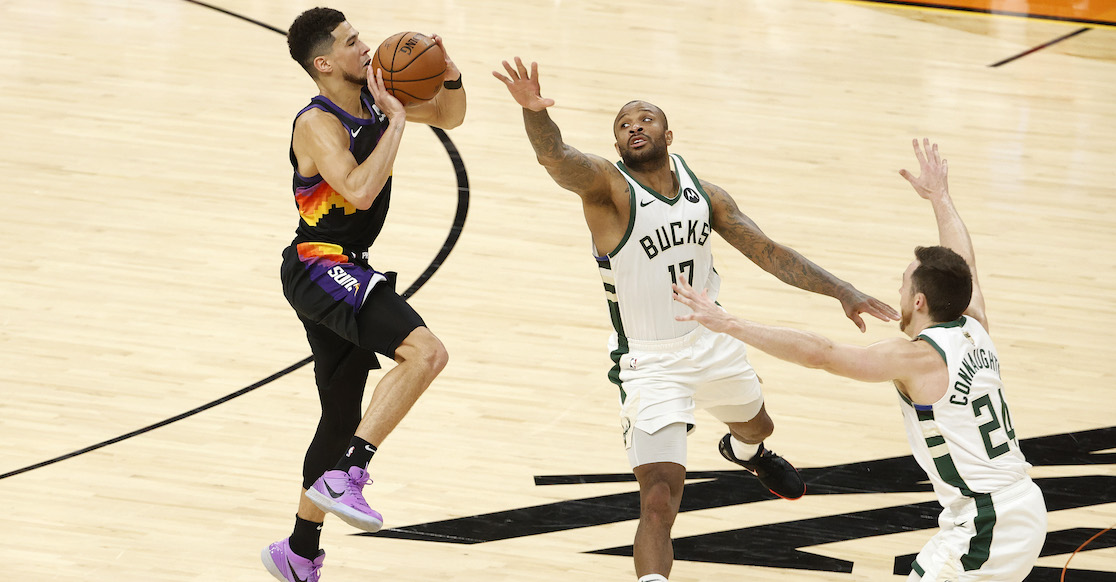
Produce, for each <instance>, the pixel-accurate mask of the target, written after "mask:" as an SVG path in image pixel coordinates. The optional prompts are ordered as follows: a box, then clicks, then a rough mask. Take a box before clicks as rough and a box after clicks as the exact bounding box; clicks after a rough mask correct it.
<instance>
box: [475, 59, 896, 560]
mask: <svg viewBox="0 0 1116 582" xmlns="http://www.w3.org/2000/svg"><path fill="white" fill-rule="evenodd" d="M504 69H505V71H506V73H507V75H504V74H501V73H499V72H493V75H495V76H496V78H497V79H500V80H501V81H503V82H504V83H505V84H506V85H507V88H508V90H509V91H510V92H511V94H512V96H513V97H514V98H515V100H516V101H517V102H518V103H519V104H520V105H521V106H522V107H523V120H524V123H525V125H526V129H527V135H528V137H529V138H530V140H531V145H532V146H533V147H534V150H535V153H536V155H537V156H538V161H539V163H540V164H542V165H543V166H544V167H545V168H546V170H547V171H548V172H549V173H550V176H551V177H552V178H553V179H554V181H555V182H557V183H558V185H559V186H562V187H563V188H566V189H567V190H571V191H573V192H575V193H576V194H578V195H579V196H580V197H581V201H582V207H583V208H584V212H585V221H586V223H587V224H588V226H589V231H590V233H591V235H592V242H593V250H594V255H595V256H596V259H597V265H598V267H599V268H600V271H601V277H602V279H603V282H604V288H605V295H606V297H607V299H608V305H609V311H610V313H611V317H612V324H613V328H614V329H615V333H614V334H613V335H612V338H611V342H610V344H611V345H610V351H611V356H612V361H613V364H614V365H613V367H612V370H611V371H610V372H609V379H610V380H611V381H612V382H613V383H615V384H616V385H617V386H618V387H619V388H620V402H621V421H620V422H621V428H622V429H623V439H624V445H625V447H626V448H627V451H628V460H629V462H630V464H631V466H632V469H633V472H634V473H635V476H636V479H637V480H638V481H639V491H640V519H639V527H638V529H637V530H636V536H635V544H634V548H635V549H634V554H635V569H636V575H637V576H638V577H639V579H640V581H641V582H652V581H659V582H664V581H665V580H666V578H667V576H669V575H670V569H671V565H672V562H673V560H674V553H673V548H672V544H671V539H670V530H671V526H672V525H673V523H674V519H675V516H676V515H677V513H678V508H679V504H680V503H681V501H682V488H683V484H684V482H685V476H686V466H685V465H686V434H687V432H688V430H689V429H690V428H692V427H693V426H694V424H695V422H696V421H695V419H694V409H695V408H704V409H706V410H708V411H709V412H710V413H711V414H712V415H713V416H714V417H715V418H717V419H718V420H720V421H722V422H724V423H725V424H726V425H727V426H728V434H726V435H725V436H724V437H723V438H722V439H721V442H720V451H721V454H722V455H723V456H724V457H725V458H726V459H728V460H729V461H732V462H734V463H737V464H739V465H741V466H743V467H745V468H746V469H748V470H749V471H751V472H752V473H754V474H755V475H756V476H757V477H758V478H759V480H760V482H761V483H762V484H763V485H764V486H765V487H767V488H768V489H769V490H770V491H771V492H772V493H774V494H776V495H778V496H780V497H784V498H787V499H797V498H799V497H801V496H802V495H803V493H804V492H805V485H804V484H803V482H802V479H801V477H799V475H798V472H797V471H796V470H795V469H794V467H793V466H791V465H790V463H788V462H787V461H785V460H784V459H782V458H781V457H779V455H776V454H775V453H773V452H771V451H770V450H768V449H766V448H765V447H764V446H763V441H764V439H765V438H767V437H768V436H769V435H770V434H771V432H772V430H773V429H774V424H773V423H772V421H771V418H770V417H769V416H768V414H767V411H766V410H765V409H764V406H763V394H762V392H761V391H760V382H759V378H758V377H757V376H756V372H755V370H753V369H752V367H751V365H750V364H749V363H748V359H747V355H746V353H745V351H744V347H743V344H741V343H740V342H736V341H733V340H732V339H731V338H729V337H727V336H724V335H722V334H715V333H710V332H709V331H708V330H706V329H705V328H703V327H701V326H700V325H698V324H697V323H695V322H692V321H677V320H676V319H675V316H676V315H680V314H682V313H688V312H689V310H687V309H685V308H684V307H682V306H680V305H679V304H677V303H676V302H675V301H674V300H673V293H672V290H671V285H672V283H674V282H677V281H686V282H688V283H690V284H693V283H694V281H697V284H698V285H701V286H702V287H705V288H709V289H711V293H713V294H714V296H715V295H716V290H717V288H718V286H719V282H720V279H719V277H718V275H717V272H716V271H715V270H714V269H713V258H712V254H711V253H710V247H711V241H710V236H711V235H712V233H713V232H714V231H715V232H717V233H718V234H720V235H721V236H722V237H723V238H724V239H725V240H727V241H728V242H729V243H730V244H732V245H733V246H734V247H736V248H737V249H739V250H740V252H742V253H743V254H744V255H746V256H747V257H748V258H750V259H751V260H752V261H754V262H755V263H756V264H757V265H759V266H760V267H761V268H763V269H764V270H766V271H768V272H769V273H771V274H773V275H775V276H776V277H778V278H779V279H781V280H782V281H784V282H786V283H788V284H791V285H794V286H796V287H800V288H802V289H806V290H808V291H813V292H815V293H821V294H824V295H830V296H832V297H835V298H837V299H838V300H840V302H841V305H842V307H843V308H844V311H845V314H846V315H847V316H848V317H849V318H850V319H852V320H853V321H854V322H855V323H856V324H857V326H858V327H860V328H861V330H863V329H864V322H863V321H862V320H861V318H860V315H859V314H860V313H869V314H871V315H874V316H876V317H878V318H880V319H882V320H884V321H889V320H893V319H897V318H898V313H896V312H895V310H893V309H891V308H890V307H888V306H887V305H884V304H883V303H881V302H879V301H877V300H875V299H873V298H871V297H868V296H867V295H864V294H863V293H861V292H859V291H857V290H856V289H855V288H853V287H852V286H851V285H849V284H848V283H846V282H844V281H842V280H840V279H838V278H836V277H834V276H833V275H831V274H830V273H828V272H827V271H825V270H824V269H822V268H820V267H818V266H817V265H815V264H813V263H811V262H810V261H808V260H806V259H805V258H804V257H802V255H800V254H798V253H797V252H795V251H794V250H792V249H790V248H787V247H785V246H783V245H780V244H778V243H776V242H774V241H772V240H771V239H770V238H768V237H767V236H766V235H765V234H764V233H763V232H762V231H761V230H760V229H759V227H757V226H756V225H755V223H753V222H752V221H751V220H750V219H749V218H748V217H747V216H745V215H744V214H743V213H742V212H740V209H739V208H738V207H737V206H736V203H735V202H734V201H733V199H732V197H730V196H729V195H728V193H726V192H725V191H724V190H722V189H721V188H719V187H718V186H716V185H714V184H711V183H709V182H706V181H704V180H699V179H698V178H696V177H695V176H694V174H693V172H691V171H690V168H689V167H688V166H687V165H686V163H685V162H684V161H683V160H682V158H681V157H680V156H678V155H673V154H668V152H667V146H669V145H670V144H671V141H672V139H673V135H672V134H671V132H670V130H669V129H668V127H667V120H666V116H665V115H664V114H663V112H662V110H660V109H659V108H658V107H656V106H654V105H651V104H650V103H646V102H644V101H632V102H631V103H628V104H627V105H625V106H624V107H623V108H621V109H620V113H619V114H618V115H617V116H616V120H615V124H614V126H613V133H614V135H615V137H616V151H617V152H618V153H619V154H620V158H621V160H622V161H621V162H617V163H616V164H612V163H611V162H609V161H607V160H605V159H604V158H601V157H599V156H594V155H589V154H584V153H582V152H580V151H578V150H576V149H574V148H572V147H570V146H569V145H567V144H565V143H564V142H563V141H562V135H561V133H560V132H559V130H558V127H557V126H556V125H555V124H554V122H553V121H551V119H550V116H549V114H548V113H547V111H546V109H547V108H548V107H550V106H551V105H553V104H554V101H553V100H550V99H544V98H543V97H542V96H541V95H540V90H539V83H538V68H537V65H535V64H534V63H532V64H531V70H530V72H528V71H527V68H526V67H525V66H524V65H523V62H522V61H521V60H520V59H519V58H518V57H517V58H516V59H515V66H514V67H513V66H512V65H510V64H509V63H507V62H506V61H505V62H504Z"/></svg>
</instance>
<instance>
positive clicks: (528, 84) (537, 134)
mask: <svg viewBox="0 0 1116 582" xmlns="http://www.w3.org/2000/svg"><path fill="white" fill-rule="evenodd" d="M504 70H505V71H507V75H503V74H501V73H499V72H496V71H493V72H492V75H493V76H494V77H496V78H497V79H499V80H501V81H503V82H504V84H505V85H506V86H507V88H508V91H509V92H510V93H511V95H512V97H514V98H515V100H516V102H517V103H519V104H520V105H521V106H522V107H523V125H524V127H525V128H526V129H527V137H528V138H530V140H531V147H533V148H534V149H535V156H536V157H537V158H538V160H539V163H540V164H542V165H543V167H545V168H546V171H547V172H548V173H549V174H550V177H551V178H553V179H554V181H555V182H556V183H557V184H558V185H559V186H561V187H563V188H565V189H567V190H570V191H572V192H576V193H577V194H578V195H579V196H581V198H582V199H583V200H584V201H585V204H586V205H599V206H614V203H613V193H614V192H616V191H618V189H617V186H621V184H619V183H618V182H617V181H619V182H623V181H624V179H623V177H621V176H620V172H619V170H617V169H616V167H615V166H613V165H612V164H611V163H609V162H608V160H606V159H604V158H602V157H600V156H594V155H591V154H585V153H582V152H580V151H578V150H577V149H576V148H574V147H572V146H570V145H569V144H567V143H565V142H564V141H562V132H561V131H560V130H559V129H558V126H557V125H556V124H555V123H554V121H553V120H551V119H550V114H549V113H547V111H546V108H547V107H550V106H551V105H554V100H553V99H544V98H543V97H542V95H541V93H540V89H539V70H538V64H536V63H531V70H530V72H528V71H527V67H526V66H525V65H524V64H523V61H522V60H521V59H520V58H519V57H515V66H514V67H513V66H512V65H511V64H509V63H508V62H507V61H504ZM625 191H626V190H625Z"/></svg>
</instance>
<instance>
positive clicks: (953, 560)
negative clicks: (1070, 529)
mask: <svg viewBox="0 0 1116 582" xmlns="http://www.w3.org/2000/svg"><path fill="white" fill-rule="evenodd" d="M938 525H939V526H941V528H942V529H941V531H939V532H938V533H937V534H935V535H934V537H932V538H930V541H929V542H928V543H927V544H926V546H924V547H923V548H922V551H921V552H919V553H918V557H917V558H915V561H914V564H913V565H912V568H911V575H910V576H909V577H908V578H907V582H947V581H948V582H975V581H977V580H987V581H989V582H992V581H995V582H1020V581H1021V580H1023V579H1024V578H1026V577H1027V574H1028V573H1030V571H1031V568H1032V567H1033V566H1034V565H1035V560H1037V559H1038V555H1039V551H1041V550H1042V544H1043V542H1044V541H1045V540H1046V501H1045V500H1044V499H1043V497H1042V491H1040V490H1039V488H1038V485H1035V483H1034V481H1031V480H1030V479H1029V478H1028V479H1023V480H1021V481H1019V482H1017V483H1014V484H1012V485H1009V486H1007V487H1005V488H1003V489H1001V490H1000V491H997V492H995V493H992V494H990V495H982V496H978V498H977V499H976V500H966V502H965V503H964V505H963V506H962V507H961V508H957V509H952V510H951V509H949V508H947V509H945V510H943V511H942V513H941V515H940V516H939V517H938Z"/></svg>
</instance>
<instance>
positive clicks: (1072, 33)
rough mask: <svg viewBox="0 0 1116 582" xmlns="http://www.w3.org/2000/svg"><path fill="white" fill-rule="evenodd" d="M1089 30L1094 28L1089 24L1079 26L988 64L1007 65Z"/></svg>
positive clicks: (993, 65)
mask: <svg viewBox="0 0 1116 582" xmlns="http://www.w3.org/2000/svg"><path fill="white" fill-rule="evenodd" d="M1089 30H1092V29H1091V28H1089V27H1087V26H1086V27H1084V28H1079V29H1077V30H1075V31H1073V32H1071V33H1069V34H1063V35H1062V36H1059V37H1058V38H1056V39H1054V40H1052V41H1049V42H1044V43H1042V44H1040V45H1038V46H1036V47H1034V48H1030V49H1027V50H1025V51H1023V52H1021V53H1019V54H1017V55H1015V56H1011V57H1008V58H1006V59H1004V60H1002V61H999V62H995V63H992V64H991V65H988V66H989V67H993V68H994V67H998V66H1000V65H1006V64H1008V63H1010V62H1012V61H1014V60H1015V59H1021V58H1023V57H1025V56H1027V55H1029V54H1031V53H1033V52H1036V51H1040V50H1042V49H1044V48H1046V47H1048V46H1050V45H1052V44H1056V43H1059V42H1062V41H1063V40H1066V39H1067V38H1073V37H1075V36H1077V35H1079V34H1081V33H1083V32H1086V31H1089Z"/></svg>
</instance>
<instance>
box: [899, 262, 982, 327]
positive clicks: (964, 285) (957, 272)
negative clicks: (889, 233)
mask: <svg viewBox="0 0 1116 582" xmlns="http://www.w3.org/2000/svg"><path fill="white" fill-rule="evenodd" d="M915 258H916V259H918V266H917V267H915V270H914V272H912V273H911V286H912V289H913V291H914V292H915V293H922V294H923V295H925V296H926V306H927V307H928V308H929V314H930V319H933V320H934V321H936V322H945V321H953V320H955V319H957V318H959V317H961V314H962V313H964V312H965V310H966V309H968V308H969V301H971V300H972V298H973V273H972V271H971V270H970V269H969V264H968V263H966V262H965V259H964V258H962V257H961V255H959V254H957V253H956V252H954V251H953V250H951V249H948V248H946V247H943V246H933V247H918V248H916V249H915Z"/></svg>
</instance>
